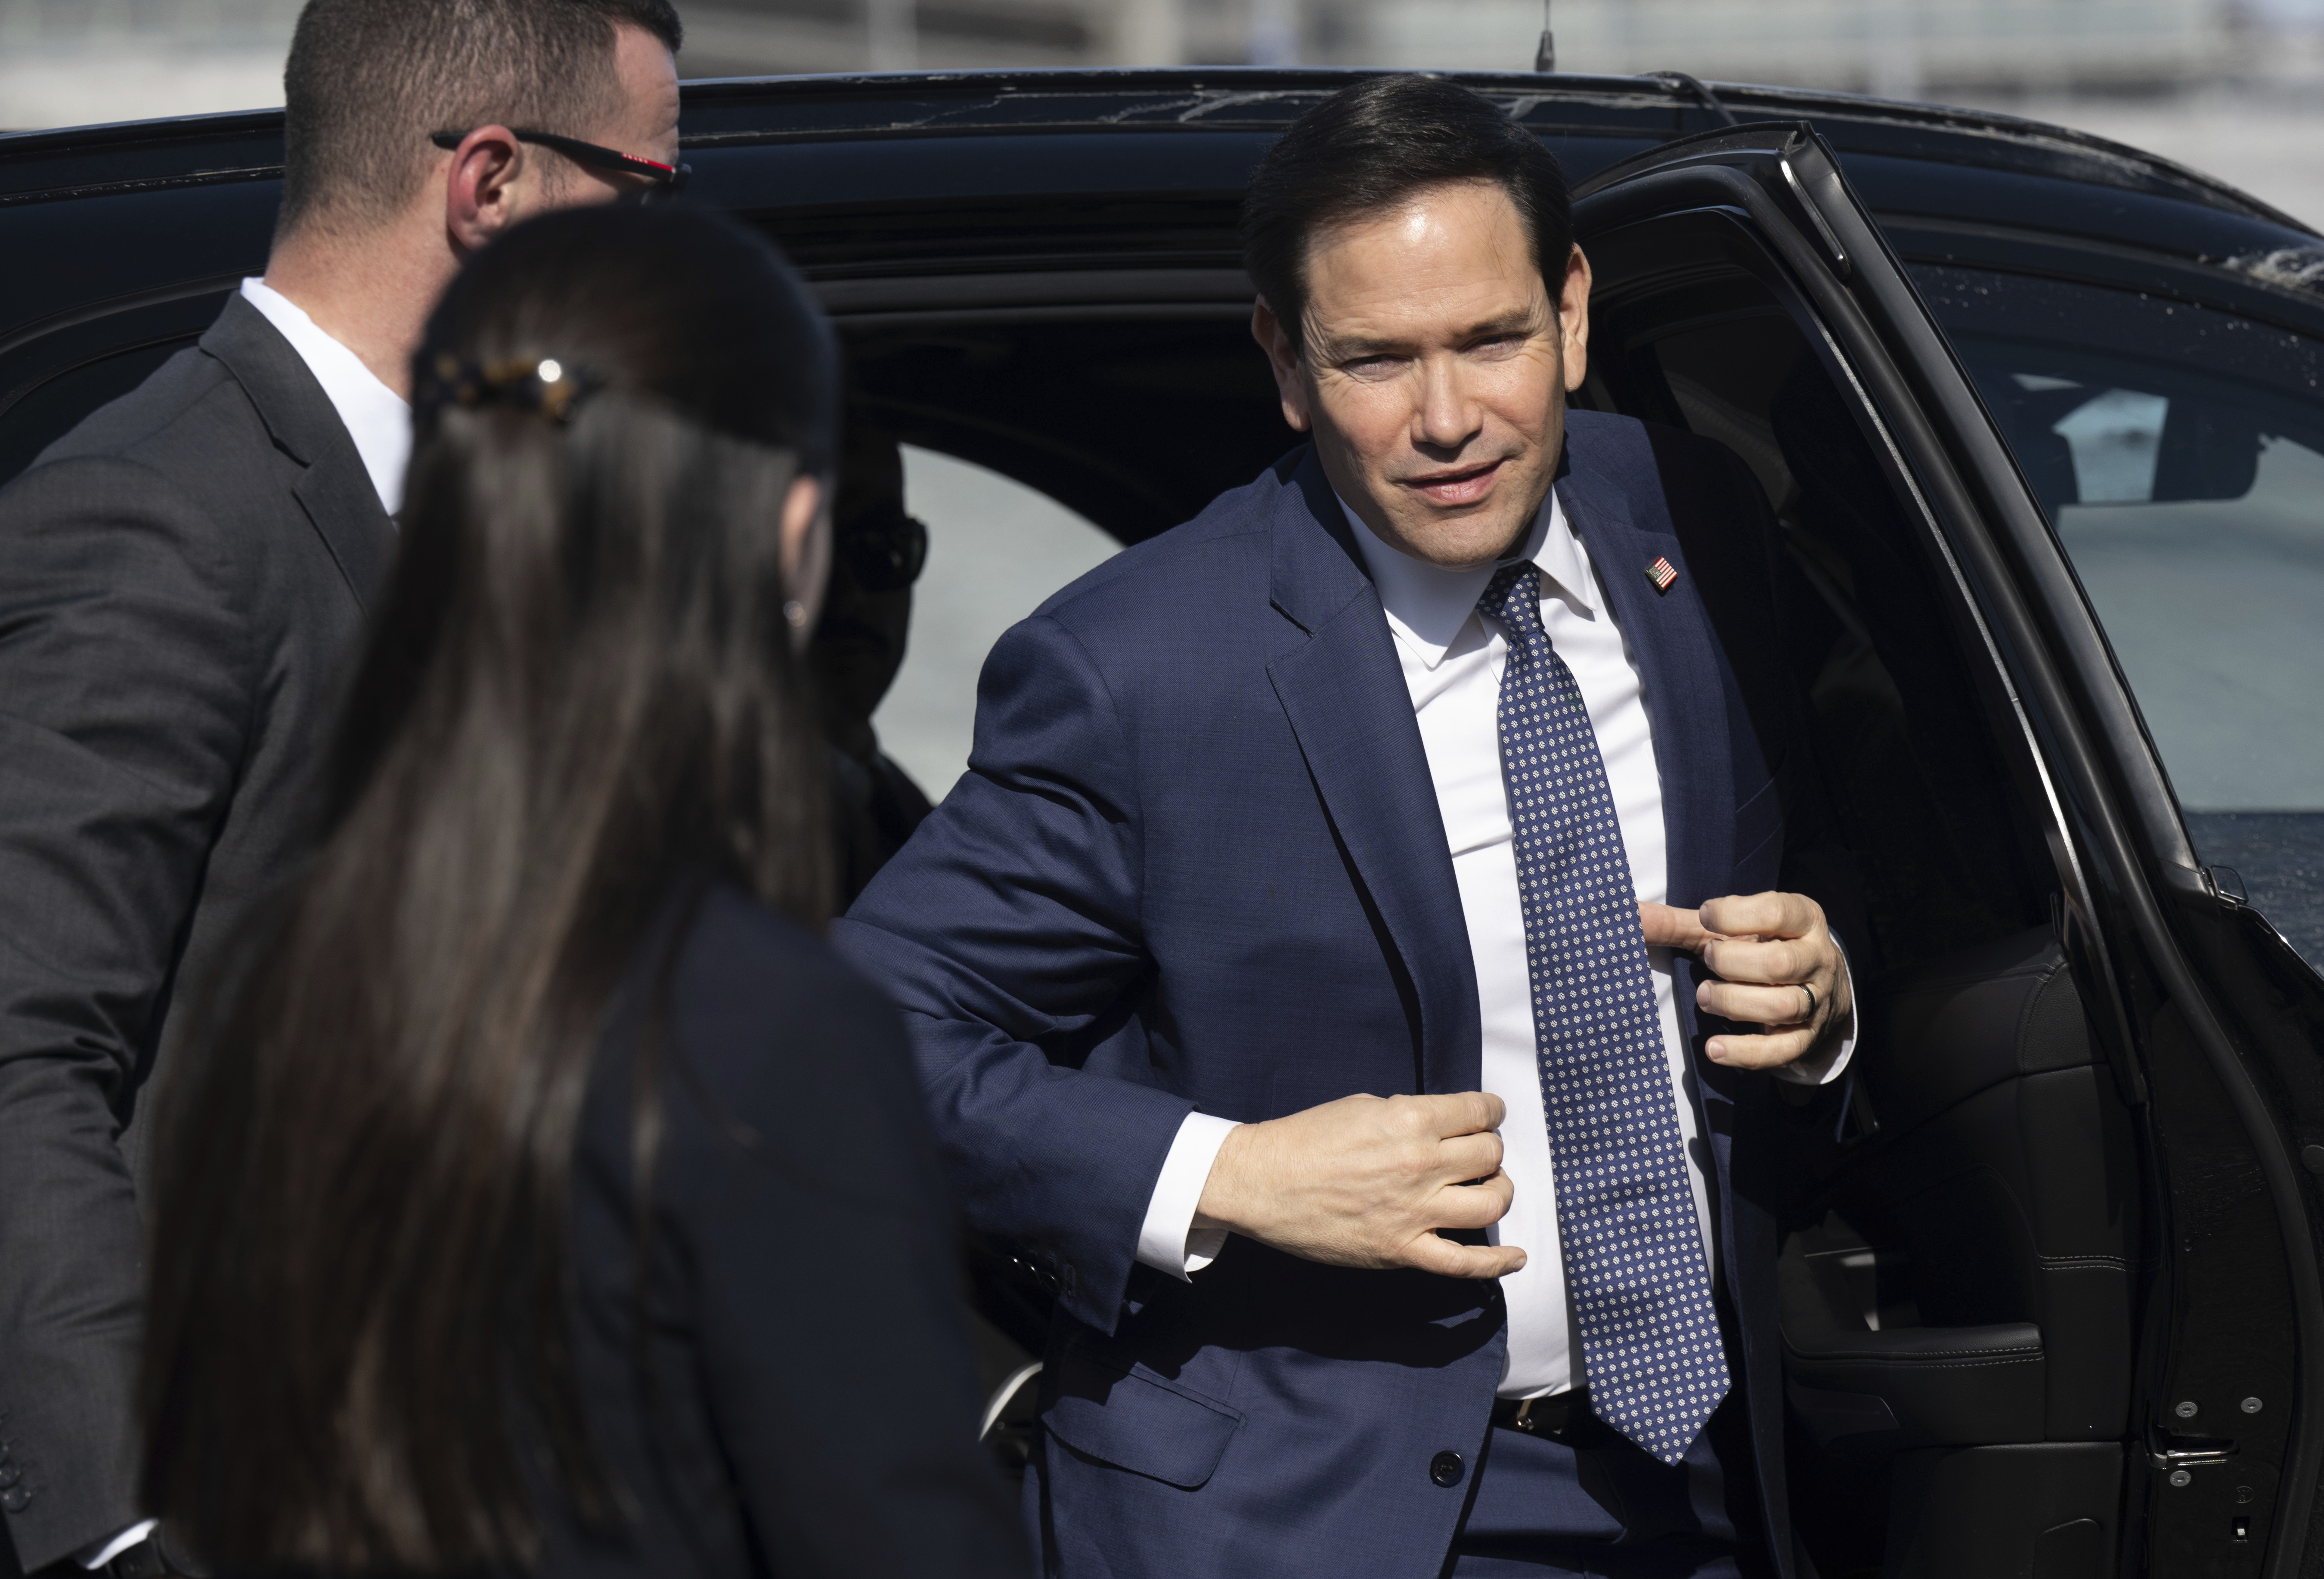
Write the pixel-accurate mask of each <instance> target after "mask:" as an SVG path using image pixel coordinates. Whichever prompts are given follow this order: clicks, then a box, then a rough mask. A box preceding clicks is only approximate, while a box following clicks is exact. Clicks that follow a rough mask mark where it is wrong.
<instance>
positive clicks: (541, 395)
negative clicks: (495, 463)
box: [427, 351, 605, 426]
mask: <svg viewBox="0 0 2324 1579" xmlns="http://www.w3.org/2000/svg"><path fill="white" fill-rule="evenodd" d="M604 384H605V381H604V379H602V378H600V377H598V376H597V375H596V374H595V373H593V372H591V371H590V370H589V369H588V368H586V367H568V366H567V365H565V364H564V363H563V362H561V361H559V360H558V358H556V357H554V356H540V357H535V358H531V359H524V358H519V359H518V360H516V361H512V362H495V363H493V364H492V365H488V366H479V365H477V364H475V363H473V362H463V361H461V360H460V359H459V358H458V357H457V356H454V355H453V354H452V353H451V352H449V351H446V352H442V353H440V354H439V355H438V356H437V358H436V378H435V383H434V387H433V388H431V389H430V390H429V392H428V395H427V403H428V404H429V405H430V406H431V407H433V406H443V405H458V406H465V407H466V408H468V409H469V410H471V411H474V410H475V408H477V407H478V406H487V405H507V406H514V407H516V408H518V409H519V410H520V411H539V413H540V414H541V415H542V416H544V417H546V418H548V419H549V420H550V421H552V422H555V423H558V425H560V426H562V425H563V424H564V423H567V422H569V421H571V420H573V411H574V408H575V407H576V406H577V405H578V404H579V403H580V402H582V400H583V399H585V398H586V397H587V396H589V395H591V394H594V393H595V392H597V391H598V390H600V389H603V388H604Z"/></svg>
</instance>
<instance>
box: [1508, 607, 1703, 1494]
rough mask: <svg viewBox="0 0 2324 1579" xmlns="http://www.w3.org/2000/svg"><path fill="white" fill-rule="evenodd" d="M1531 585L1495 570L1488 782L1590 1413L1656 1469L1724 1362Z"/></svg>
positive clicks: (1668, 1114)
mask: <svg viewBox="0 0 2324 1579" xmlns="http://www.w3.org/2000/svg"><path fill="white" fill-rule="evenodd" d="M1540 575H1541V573H1540V572H1539V571H1538V570H1537V569H1535V567H1534V566H1533V565H1532V564H1531V563H1530V562H1525V563H1519V564H1516V565H1506V566H1503V567H1502V568H1500V569H1499V571H1497V572H1495V574H1494V576H1493V579H1492V583H1491V585H1489V586H1487V587H1486V588H1485V596H1483V597H1482V598H1480V599H1479V600H1478V604H1477V607H1478V610H1479V612H1480V613H1482V614H1486V615H1488V616H1489V617H1490V618H1493V619H1497V620H1499V622H1500V623H1501V628H1502V629H1503V630H1504V631H1506V632H1507V633H1508V641H1509V650H1508V662H1507V665H1506V667H1505V668H1504V669H1502V671H1501V699H1500V726H1501V778H1502V782H1503V783H1504V784H1505V785H1506V786H1507V788H1508V797H1509V820H1510V823H1511V824H1512V826H1513V827H1514V829H1515V832H1516V837H1517V891H1518V895H1519V898H1520V900H1521V901H1522V903H1523V904H1524V907H1525V928H1526V967H1527V969H1528V971H1529V972H1530V974H1531V975H1532V978H1533V1023H1534V1040H1535V1048H1536V1049H1537V1052H1538V1058H1539V1065H1540V1069H1541V1103H1542V1109H1543V1111H1544V1113H1545V1114H1546V1115H1547V1117H1548V1121H1549V1150H1550V1155H1551V1158H1552V1159H1553V1162H1554V1168H1555V1172H1556V1175H1557V1228H1558V1239H1559V1242H1560V1244H1561V1245H1562V1247H1563V1250H1564V1252H1565V1280H1566V1284H1567V1286H1568V1287H1569V1288H1571V1289H1572V1305H1573V1312H1574V1316H1575V1320H1576V1323H1577V1325H1579V1326H1580V1329H1581V1331H1580V1333H1579V1334H1578V1335H1579V1337H1580V1339H1581V1344H1582V1365H1583V1367H1584V1369H1585V1371H1586V1372H1587V1380H1588V1382H1589V1385H1590V1407H1591V1412H1592V1413H1594V1414H1595V1415H1596V1416H1597V1417H1599V1418H1600V1419H1601V1420H1603V1421H1605V1422H1606V1423H1607V1424H1608V1425H1609V1426H1611V1427H1614V1428H1615V1429H1616V1430H1617V1431H1619V1432H1620V1433H1621V1434H1622V1435H1623V1436H1627V1437H1628V1438H1629V1439H1630V1440H1631V1441H1633V1442H1635V1443H1637V1445H1639V1446H1641V1447H1643V1448H1645V1449H1646V1451H1647V1452H1648V1453H1651V1454H1654V1455H1655V1457H1656V1458H1658V1459H1660V1460H1662V1461H1663V1462H1664V1463H1665V1464H1676V1463H1677V1462H1678V1461H1679V1460H1680V1459H1681V1458H1683V1457H1684V1456H1685V1454H1686V1450H1687V1448H1688V1446H1689V1445H1692V1443H1693V1441H1694V1439H1695V1437H1696V1436H1699V1435H1701V1431H1702V1427H1703V1424H1704V1422H1705V1421H1707V1420H1709V1419H1710V1418H1711V1411H1712V1410H1713V1409H1715V1408H1718V1407H1719V1400H1720V1399H1722V1398H1725V1397H1726V1396H1727V1386H1728V1380H1727V1351H1726V1348H1725V1346H1724V1345H1723V1344H1721V1343H1720V1335H1719V1316H1718V1313H1717V1312H1716V1311H1715V1310H1713V1309H1712V1307H1711V1277H1710V1274H1709V1272H1708V1270H1706V1269H1705V1268H1704V1266H1703V1260H1702V1237H1701V1228H1700V1227H1699V1225H1698V1223H1697V1221H1696V1218H1695V1214H1694V1196H1693V1194H1692V1191H1691V1190H1690V1189H1689V1188H1688V1187H1687V1180H1686V1159H1685V1157H1684V1154H1683V1150H1682V1149H1681V1147H1680V1142H1679V1132H1678V1115H1677V1113H1676V1112H1675V1110H1674V1108H1673V1106H1672V1103H1671V1082H1670V1070H1669V1066H1668V1065H1667V1064H1666V1063H1665V1057H1664V1052H1663V1032H1662V1022H1661V1020H1660V1018H1659V1017H1658V1016H1657V1014H1656V1013H1655V989H1654V981H1653V978H1652V976H1651V975H1650V974H1648V972H1647V969H1646V935H1645V933H1643V932H1642V931H1640V930H1639V928H1638V905H1637V889H1636V887H1635V886H1634V885H1633V884H1632V882H1631V881H1630V862H1629V857H1628V855H1627V854H1624V852H1623V849H1622V829H1621V826H1620V825H1619V824H1618V822H1617V821H1616V820H1615V817H1614V796H1613V792H1612V791H1611V790H1610V789H1608V788H1607V785H1606V764H1605V762H1604V760H1603V759H1602V758H1601V757H1600V755H1599V753H1598V737H1597V736H1596V735H1595V734H1593V733H1591V728H1590V715H1589V711H1588V709H1587V708H1586V707H1585V706H1583V704H1582V688H1581V687H1579V686H1578V685H1576V684H1575V683H1574V680H1573V671H1572V670H1571V669H1567V668H1566V667H1565V662H1564V660H1563V659H1561V658H1559V657H1558V655H1557V653H1556V651H1554V649H1553V648H1552V647H1551V646H1550V643H1549V633H1548V632H1547V631H1545V630H1544V629H1543V628H1542V623H1541V579H1540Z"/></svg>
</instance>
